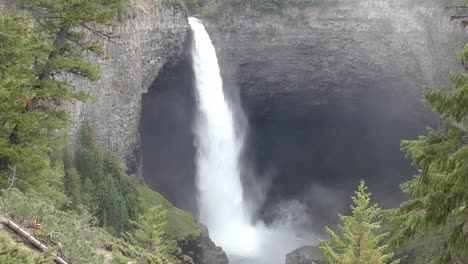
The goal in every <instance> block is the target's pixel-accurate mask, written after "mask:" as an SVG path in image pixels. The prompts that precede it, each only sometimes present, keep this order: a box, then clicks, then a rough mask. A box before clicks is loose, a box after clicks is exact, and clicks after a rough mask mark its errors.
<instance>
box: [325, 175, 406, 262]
mask: <svg viewBox="0 0 468 264" xmlns="http://www.w3.org/2000/svg"><path fill="white" fill-rule="evenodd" d="M366 190H367V187H366V185H365V183H364V181H361V183H360V184H359V186H358V190H357V191H356V192H355V194H356V195H355V196H353V197H352V200H353V205H352V206H351V209H352V215H351V216H343V215H340V219H341V220H342V221H343V225H342V226H340V230H341V235H342V237H341V238H340V237H339V236H338V235H337V234H336V233H335V232H333V231H332V230H331V229H329V228H328V227H327V228H326V230H327V233H328V234H329V236H330V240H328V241H325V240H321V241H320V250H321V251H322V253H323V255H324V257H325V260H326V261H327V263H333V264H347V263H356V264H370V263H372V264H379V263H382V264H383V263H387V262H388V261H389V260H390V259H391V258H392V257H393V253H391V252H390V251H389V250H388V245H386V244H383V243H382V240H383V239H384V238H386V237H387V236H388V235H389V233H382V232H381V231H380V220H379V218H380V216H381V210H380V208H379V207H378V206H377V204H374V205H372V206H370V196H371V194H370V193H368V192H366ZM392 263H395V264H396V263H399V260H396V261H393V262H392Z"/></svg>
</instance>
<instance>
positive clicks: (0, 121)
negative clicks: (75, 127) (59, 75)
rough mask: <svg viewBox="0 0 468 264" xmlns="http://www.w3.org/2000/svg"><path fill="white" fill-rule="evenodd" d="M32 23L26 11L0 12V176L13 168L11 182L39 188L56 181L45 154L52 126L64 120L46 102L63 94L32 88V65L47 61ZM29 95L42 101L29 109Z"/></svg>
mask: <svg viewBox="0 0 468 264" xmlns="http://www.w3.org/2000/svg"><path fill="white" fill-rule="evenodd" d="M32 23H33V22H32V21H31V20H30V19H29V18H28V17H27V15H22V14H11V13H0V47H1V48H0V174H2V173H5V172H8V171H6V168H9V167H15V168H16V175H17V179H16V182H15V186H17V187H18V188H28V187H37V188H40V189H44V188H45V187H47V186H48V185H50V184H51V183H54V184H57V183H58V182H59V181H60V179H59V178H60V177H59V176H58V174H59V173H58V172H57V168H52V166H51V160H50V158H49V156H48V153H49V152H50V151H51V150H52V149H54V148H55V147H56V146H57V144H58V143H59V140H58V137H57V135H56V130H57V129H61V128H63V127H64V126H65V125H66V120H67V118H66V115H65V113H64V112H63V111H62V110H59V109H57V108H56V107H55V106H54V105H53V104H52V100H57V101H62V100H65V99H66V98H64V94H63V93H59V94H51V93H50V92H51V91H49V90H39V89H37V84H38V83H39V82H40V81H39V80H38V78H37V71H38V68H37V67H35V66H34V65H35V64H36V63H41V62H44V61H45V60H46V59H47V54H48V53H49V51H50V50H51V49H52V46H51V44H50V43H48V42H47V41H43V40H42V39H41V36H40V35H39V34H38V33H37V32H36V31H35V30H34V28H33V26H32ZM34 96H39V97H41V98H43V102H44V103H41V104H40V105H38V106H37V107H36V109H35V110H34V111H29V107H30V99H31V98H32V97H34ZM49 102H50V103H49ZM3 179H4V178H3V177H2V180H3ZM0 185H5V183H4V182H1V183H0Z"/></svg>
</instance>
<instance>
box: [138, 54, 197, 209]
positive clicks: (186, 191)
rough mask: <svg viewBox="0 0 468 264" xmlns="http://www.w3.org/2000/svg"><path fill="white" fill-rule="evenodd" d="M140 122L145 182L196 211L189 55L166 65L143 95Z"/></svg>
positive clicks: (178, 204) (185, 207) (168, 197)
mask: <svg viewBox="0 0 468 264" xmlns="http://www.w3.org/2000/svg"><path fill="white" fill-rule="evenodd" d="M142 101H143V102H142V104H143V110H142V117H141V123H140V134H141V138H142V151H143V176H144V179H145V182H146V183H147V184H148V185H149V186H150V187H151V188H152V189H154V190H156V191H158V192H159V193H161V194H162V195H163V196H164V197H166V198H167V199H168V200H169V201H171V202H172V203H173V204H174V205H175V206H177V207H179V208H183V209H186V210H189V211H191V212H193V213H196V210H197V205H196V199H195V197H196V193H195V187H194V186H195V183H194V181H195V164H194V156H195V148H194V145H193V135H192V119H193V114H194V111H195V106H194V105H195V102H194V97H193V71H192V66H191V62H190V58H189V57H188V56H187V57H185V58H184V59H183V60H182V61H181V62H179V63H178V64H177V65H175V66H172V67H165V68H164V69H163V71H162V73H161V74H160V75H159V78H158V79H157V80H156V81H155V82H154V83H153V85H152V86H151V87H150V88H149V92H148V93H147V94H144V95H143V99H142Z"/></svg>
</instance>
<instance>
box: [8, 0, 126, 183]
mask: <svg viewBox="0 0 468 264" xmlns="http://www.w3.org/2000/svg"><path fill="white" fill-rule="evenodd" d="M18 2H19V3H18V4H19V5H21V7H22V8H21V10H24V13H25V14H24V15H20V14H16V15H14V14H10V13H8V12H2V13H1V14H0V46H1V49H0V174H4V173H6V172H8V171H6V170H5V168H10V167H15V168H17V172H18V173H17V175H19V177H18V179H17V182H16V186H17V187H18V188H21V189H25V188H30V187H34V188H37V189H44V188H45V187H49V186H54V185H59V184H60V179H59V178H60V175H63V171H60V170H61V168H59V167H54V166H53V165H51V161H50V158H49V154H50V152H51V151H53V150H54V149H56V148H58V147H59V146H60V145H62V144H63V142H61V141H60V139H61V137H60V136H59V133H57V131H60V130H61V129H63V128H65V127H66V126H67V125H68V124H69V116H68V113H67V112H66V111H65V110H63V108H62V107H60V106H61V105H62V104H63V103H64V102H67V101H70V100H76V99H78V100H83V99H86V98H88V97H89V95H88V94H87V93H83V92H77V91H75V89H74V87H73V85H72V82H71V81H70V78H68V76H70V75H75V76H77V77H79V78H82V79H87V80H90V81H95V80H97V79H98V78H99V69H98V68H97V66H95V65H94V64H93V63H91V62H90V61H88V60H86V59H85V57H87V58H92V57H93V56H103V55H105V54H104V48H103V46H102V44H101V40H102V39H111V38H113V37H115V36H112V34H110V33H109V32H107V31H106V30H105V28H106V26H109V25H111V24H112V23H113V22H114V21H115V19H116V16H117V14H118V12H119V10H120V9H121V7H122V5H123V4H124V3H125V2H126V0H73V1H70V0H20V1H18ZM22 12H23V11H22ZM28 17H29V18H28ZM30 17H33V19H34V21H32V20H31V19H30ZM33 24H34V26H33ZM5 171H6V172H5ZM0 185H5V183H4V182H0ZM0 187H2V186H0ZM57 187H58V186H57ZM59 188H60V187H59ZM59 188H57V189H59Z"/></svg>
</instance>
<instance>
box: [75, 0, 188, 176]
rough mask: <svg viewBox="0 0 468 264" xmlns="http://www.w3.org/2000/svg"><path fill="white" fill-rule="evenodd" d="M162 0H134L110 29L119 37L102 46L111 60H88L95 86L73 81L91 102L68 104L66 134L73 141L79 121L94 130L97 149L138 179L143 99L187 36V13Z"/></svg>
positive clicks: (179, 53)
mask: <svg viewBox="0 0 468 264" xmlns="http://www.w3.org/2000/svg"><path fill="white" fill-rule="evenodd" d="M162 2H163V1H160V0H138V1H134V3H135V6H134V7H133V8H130V10H128V11H127V13H128V15H127V16H130V17H127V18H124V19H123V22H121V23H119V24H118V25H117V26H115V27H113V28H110V31H111V32H112V33H113V34H114V35H118V36H119V38H117V39H115V40H113V41H110V42H105V46H106V50H107V54H108V57H109V59H108V60H102V59H98V58H91V59H92V60H94V61H95V62H96V63H97V64H98V66H99V67H100V68H101V70H102V78H101V79H100V80H99V81H97V82H95V83H89V82H83V81H82V80H76V84H77V88H78V89H83V90H87V91H90V92H91V93H92V94H93V96H94V99H92V100H89V101H87V102H85V103H82V102H77V103H74V104H69V105H68V106H67V108H68V109H69V110H70V112H71V113H72V118H73V120H74V126H73V127H72V128H71V129H70V131H69V135H70V139H71V141H72V142H76V138H77V134H78V133H77V132H78V129H79V127H80V124H81V123H82V122H83V121H88V122H90V123H91V124H92V126H93V127H95V128H96V134H97V138H98V141H99V143H100V144H102V145H103V146H106V147H107V148H109V149H110V150H112V151H113V152H114V153H115V154H116V155H117V156H119V157H120V158H121V160H122V164H123V165H124V166H125V168H126V171H127V174H128V175H130V176H135V175H138V174H139V175H141V166H142V159H141V140H140V133H139V124H140V117H141V106H142V94H143V93H146V92H147V91H148V88H149V87H150V86H151V84H152V83H153V82H154V80H155V79H156V78H157V76H158V75H159V73H160V72H161V70H162V69H163V67H164V66H166V67H167V66H169V65H173V64H176V63H177V62H178V61H180V60H181V58H182V54H183V51H184V43H185V41H186V38H187V34H188V25H187V22H186V18H185V12H184V11H183V10H182V9H181V8H180V7H177V6H173V7H171V6H168V5H166V4H163V3H162Z"/></svg>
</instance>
